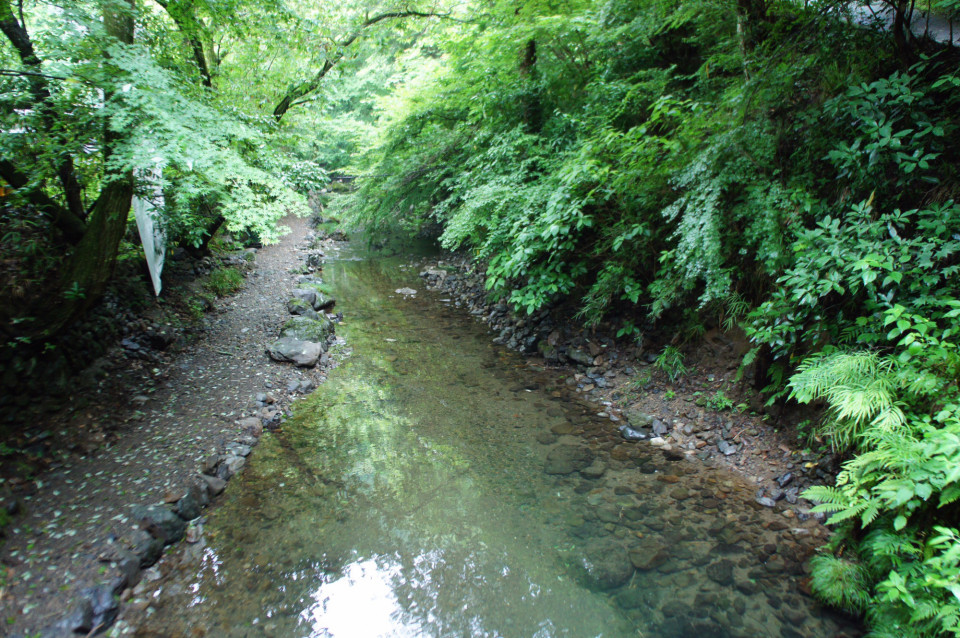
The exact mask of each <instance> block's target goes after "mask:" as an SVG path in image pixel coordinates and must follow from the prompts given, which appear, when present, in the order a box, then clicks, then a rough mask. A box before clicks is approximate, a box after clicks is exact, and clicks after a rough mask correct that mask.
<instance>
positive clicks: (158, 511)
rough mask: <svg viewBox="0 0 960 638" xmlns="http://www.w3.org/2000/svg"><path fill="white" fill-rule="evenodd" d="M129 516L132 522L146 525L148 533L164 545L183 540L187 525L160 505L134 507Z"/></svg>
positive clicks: (171, 511) (168, 509)
mask: <svg viewBox="0 0 960 638" xmlns="http://www.w3.org/2000/svg"><path fill="white" fill-rule="evenodd" d="M131 516H132V518H133V520H135V521H138V522H141V523H143V524H144V525H146V526H147V527H148V528H149V530H150V533H151V534H153V535H154V536H156V537H157V538H160V539H161V540H162V541H163V542H164V544H165V545H169V544H171V543H176V542H177V541H178V540H180V539H181V538H183V533H184V532H185V531H186V529H187V524H186V523H185V522H184V521H183V519H182V518H180V517H179V516H177V515H176V514H174V513H173V510H171V509H170V508H168V507H164V506H162V505H135V506H134V507H133V509H132V512H131Z"/></svg>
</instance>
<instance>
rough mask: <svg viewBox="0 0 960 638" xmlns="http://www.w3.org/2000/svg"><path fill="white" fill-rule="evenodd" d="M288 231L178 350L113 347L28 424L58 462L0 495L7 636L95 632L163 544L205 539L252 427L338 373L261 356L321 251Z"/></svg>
mask: <svg viewBox="0 0 960 638" xmlns="http://www.w3.org/2000/svg"><path fill="white" fill-rule="evenodd" d="M286 223H287V225H288V226H289V227H290V228H291V233H290V234H289V235H287V236H286V237H284V239H283V240H282V241H281V242H280V243H279V244H276V245H272V246H267V247H265V248H263V249H262V250H259V251H250V253H249V255H251V256H252V255H254V253H255V260H254V261H253V262H248V261H247V258H246V257H241V258H240V259H242V261H243V262H244V263H250V266H249V267H248V269H247V273H246V279H245V283H244V287H243V290H241V291H240V292H239V293H238V294H236V295H233V296H228V297H225V298H224V299H222V300H220V301H216V302H213V304H214V305H215V307H211V308H209V309H208V310H209V311H210V312H209V313H208V314H207V315H206V317H205V318H204V322H205V324H206V325H205V327H204V329H203V330H201V331H199V332H198V333H196V334H194V335H193V337H192V338H191V339H190V340H189V342H185V343H182V344H181V347H180V348H175V347H171V348H169V350H165V351H162V352H158V351H156V350H154V349H151V348H149V347H147V343H146V342H144V343H143V344H141V343H140V342H139V341H138V340H136V339H128V340H124V341H123V342H122V343H119V344H117V346H115V347H114V350H113V351H112V352H113V358H112V359H111V360H110V365H103V364H102V363H101V364H99V365H97V366H94V367H93V368H90V369H88V370H86V371H84V372H83V373H82V375H81V376H86V377H90V379H91V382H90V383H86V384H77V386H78V387H82V388H83V389H82V390H77V391H75V392H74V394H73V395H72V396H69V397H68V398H67V400H65V401H63V403H64V404H65V406H64V408H63V409H62V410H61V411H59V412H56V413H53V414H47V415H45V416H44V415H43V414H42V413H41V414H40V415H39V416H37V415H35V416H33V417H31V418H32V419H33V420H32V422H31V423H30V430H29V431H33V432H35V433H40V434H41V435H42V434H43V433H47V434H46V436H44V437H43V438H44V440H46V439H49V440H48V441H47V442H46V447H47V448H50V449H51V450H54V451H55V452H56V453H53V452H51V453H50V454H49V455H48V457H49V460H48V461H47V462H45V463H44V464H42V465H40V466H39V467H31V468H30V473H29V474H28V475H27V476H26V478H23V477H19V478H18V477H16V476H14V477H13V478H10V479H8V480H6V481H5V484H4V486H3V489H4V491H5V497H4V498H5V503H6V504H7V506H8V507H9V510H10V511H11V514H12V519H11V520H10V522H9V524H8V525H7V526H5V527H4V530H3V531H4V533H5V536H6V538H5V539H4V544H3V558H2V572H0V576H2V581H0V618H2V619H3V622H4V624H5V629H6V631H7V632H8V634H7V635H11V636H36V635H43V636H60V635H73V631H77V632H80V633H82V634H87V633H88V632H91V633H96V632H99V631H102V630H105V629H106V628H107V627H108V626H109V625H110V624H111V623H112V621H113V620H114V618H115V617H116V615H117V613H118V611H119V610H120V608H121V606H120V605H119V604H118V603H120V602H121V601H123V600H126V599H128V598H129V597H130V596H131V591H132V588H133V587H134V586H135V585H136V584H137V583H138V582H140V581H141V579H143V578H146V579H149V578H151V577H152V576H153V574H154V573H155V572H151V571H150V566H151V565H153V563H155V562H156V560H157V559H158V557H159V554H160V551H161V549H162V548H163V546H164V545H165V544H169V543H171V542H173V541H175V540H178V539H179V538H181V537H184V536H186V537H187V539H188V540H196V538H198V537H199V536H200V535H202V518H198V515H199V514H200V513H201V512H202V511H203V507H204V506H206V504H207V503H208V502H209V501H210V500H211V499H213V498H215V497H216V496H217V495H218V494H219V492H221V491H223V488H224V483H225V481H226V480H228V479H229V478H230V477H231V475H232V474H234V473H235V472H237V471H239V470H240V469H242V467H243V465H244V464H245V462H246V460H245V459H246V455H247V454H249V453H250V450H251V449H252V448H253V447H254V446H255V445H256V443H257V440H258V438H259V436H260V435H261V433H262V432H263V430H264V429H265V428H266V429H269V428H272V427H276V426H277V425H279V423H280V422H281V421H282V420H283V418H285V416H286V415H287V414H288V412H289V405H290V404H291V402H292V401H293V400H294V398H295V397H296V396H299V395H302V394H304V393H308V392H309V391H311V390H312V389H313V388H315V387H316V385H317V384H318V383H322V382H323V380H324V379H325V377H326V373H327V370H328V369H329V368H330V367H331V366H333V365H335V364H336V361H335V359H331V358H329V357H326V356H325V357H324V361H323V363H322V364H321V365H320V366H318V367H315V368H301V367H294V366H291V365H288V364H276V363H272V362H271V360H270V358H269V357H268V356H267V354H266V351H267V349H268V347H270V346H271V344H273V343H274V342H275V340H276V337H277V333H278V330H279V329H280V327H281V326H282V325H283V324H284V323H285V322H286V321H288V319H289V318H290V311H289V308H288V301H289V300H290V298H291V295H292V291H293V290H294V289H295V288H297V287H298V278H302V277H304V276H309V275H305V274H304V273H309V272H311V271H313V272H317V271H319V268H318V267H317V266H316V264H317V263H319V255H320V254H321V253H322V250H323V246H322V243H319V244H318V243H317V240H316V238H315V237H314V232H313V231H312V230H311V229H310V227H309V224H308V222H307V220H303V219H298V218H290V219H287V220H286ZM311 255H312V256H311ZM238 265H239V264H238ZM207 270H209V268H208V269H207ZM291 271H295V272H291ZM51 441H53V443H51ZM69 441H76V443H75V444H74V443H69ZM189 519H192V520H194V521H195V522H194V523H192V524H190V526H189V527H188V524H187V520H189ZM98 625H99V627H98Z"/></svg>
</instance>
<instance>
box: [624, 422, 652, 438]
mask: <svg viewBox="0 0 960 638" xmlns="http://www.w3.org/2000/svg"><path fill="white" fill-rule="evenodd" d="M617 429H618V430H620V436H622V437H623V438H625V439H626V440H628V441H643V440H646V439H647V438H649V435H648V434H647V433H646V432H643V431H641V430H635V429H633V428H632V427H630V426H629V425H621V426H620V427H619V428H617Z"/></svg>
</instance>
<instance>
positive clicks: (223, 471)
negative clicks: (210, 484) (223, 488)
mask: <svg viewBox="0 0 960 638" xmlns="http://www.w3.org/2000/svg"><path fill="white" fill-rule="evenodd" d="M246 463H247V459H245V458H243V457H242V456H237V455H235V454H232V453H231V454H228V455H227V457H226V458H225V459H224V460H223V463H221V464H220V467H218V468H217V478H220V479H223V480H224V481H229V480H230V478H231V477H233V475H234V474H236V473H237V472H239V471H240V470H241V469H243V466H244V465H246Z"/></svg>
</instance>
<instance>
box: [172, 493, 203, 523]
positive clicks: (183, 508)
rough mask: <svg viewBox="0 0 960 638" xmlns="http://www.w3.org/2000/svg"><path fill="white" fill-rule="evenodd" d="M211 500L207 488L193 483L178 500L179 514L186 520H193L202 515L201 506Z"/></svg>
mask: <svg viewBox="0 0 960 638" xmlns="http://www.w3.org/2000/svg"><path fill="white" fill-rule="evenodd" d="M209 502H210V497H208V496H207V491H206V489H203V488H201V487H200V486H199V485H196V484H193V485H191V486H190V487H188V488H187V491H186V493H185V494H184V495H183V496H182V497H180V500H179V501H177V515H178V516H180V518H182V519H183V520H185V521H192V520H193V519H195V518H197V517H198V516H200V510H201V508H203V506H204V505H206V504H207V503H209Z"/></svg>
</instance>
